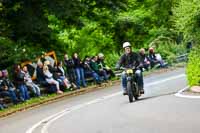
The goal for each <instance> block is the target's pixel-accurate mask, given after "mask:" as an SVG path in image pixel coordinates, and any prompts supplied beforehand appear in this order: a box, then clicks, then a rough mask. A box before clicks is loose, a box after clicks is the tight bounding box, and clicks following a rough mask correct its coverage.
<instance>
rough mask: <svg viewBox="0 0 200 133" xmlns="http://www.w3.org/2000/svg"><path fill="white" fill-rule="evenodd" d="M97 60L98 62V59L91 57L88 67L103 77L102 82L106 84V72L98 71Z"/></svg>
mask: <svg viewBox="0 0 200 133" xmlns="http://www.w3.org/2000/svg"><path fill="white" fill-rule="evenodd" d="M97 60H98V57H97V56H93V57H92V59H91V63H90V66H91V68H92V69H93V70H94V71H95V72H96V73H97V74H98V75H99V76H103V79H104V81H106V82H107V81H108V75H107V72H106V71H105V70H104V69H99V65H98V63H97Z"/></svg>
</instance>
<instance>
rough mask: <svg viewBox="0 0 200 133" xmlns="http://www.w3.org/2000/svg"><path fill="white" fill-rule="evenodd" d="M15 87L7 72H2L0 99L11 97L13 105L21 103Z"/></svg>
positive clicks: (0, 73) (0, 75) (0, 77)
mask: <svg viewBox="0 0 200 133" xmlns="http://www.w3.org/2000/svg"><path fill="white" fill-rule="evenodd" d="M15 90H16V89H15V86H14V85H13V83H12V82H10V80H9V79H8V74H7V71H4V72H2V71H0V97H1V98H4V97H10V98H11V100H12V102H13V104H17V103H18V102H19V100H18V98H17V96H16V92H15Z"/></svg>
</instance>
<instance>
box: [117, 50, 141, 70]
mask: <svg viewBox="0 0 200 133" xmlns="http://www.w3.org/2000/svg"><path fill="white" fill-rule="evenodd" d="M139 65H140V57H139V55H138V54H137V53H135V52H131V53H130V54H128V55H127V54H124V55H122V56H121V58H120V60H119V62H118V63H117V68H119V67H121V66H122V67H125V68H132V67H133V66H135V67H138V66H139Z"/></svg>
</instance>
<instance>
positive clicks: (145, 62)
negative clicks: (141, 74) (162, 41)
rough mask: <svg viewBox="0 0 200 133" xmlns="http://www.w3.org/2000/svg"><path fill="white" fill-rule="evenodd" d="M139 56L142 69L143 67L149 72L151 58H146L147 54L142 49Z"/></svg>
mask: <svg viewBox="0 0 200 133" xmlns="http://www.w3.org/2000/svg"><path fill="white" fill-rule="evenodd" d="M139 55H140V59H141V65H142V67H143V68H144V69H145V70H147V71H148V70H149V66H150V61H149V58H148V57H147V56H146V54H145V49H144V48H141V49H140V52H139Z"/></svg>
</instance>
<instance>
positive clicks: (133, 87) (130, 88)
mask: <svg viewBox="0 0 200 133" xmlns="http://www.w3.org/2000/svg"><path fill="white" fill-rule="evenodd" d="M124 71H125V74H126V78H127V94H128V98H129V102H130V103H132V102H133V98H134V99H135V100H138V98H139V97H140V96H141V93H140V90H139V87H138V84H137V82H136V77H135V71H136V69H135V68H125V69H124Z"/></svg>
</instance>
